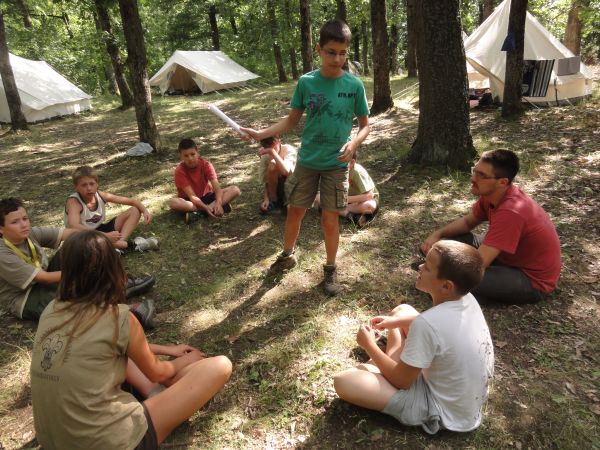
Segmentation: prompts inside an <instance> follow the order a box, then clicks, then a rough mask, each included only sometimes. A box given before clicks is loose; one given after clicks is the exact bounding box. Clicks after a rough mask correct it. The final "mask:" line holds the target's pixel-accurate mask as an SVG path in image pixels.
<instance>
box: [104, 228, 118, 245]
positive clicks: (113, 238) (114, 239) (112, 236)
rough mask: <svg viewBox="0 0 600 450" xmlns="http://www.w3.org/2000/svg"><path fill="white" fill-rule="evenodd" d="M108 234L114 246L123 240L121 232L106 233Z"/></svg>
mask: <svg viewBox="0 0 600 450" xmlns="http://www.w3.org/2000/svg"><path fill="white" fill-rule="evenodd" d="M104 234H106V237H107V238H108V239H109V240H110V242H112V243H113V244H114V243H115V242H117V241H120V240H121V237H122V235H121V233H120V232H119V231H110V232H108V233H104Z"/></svg>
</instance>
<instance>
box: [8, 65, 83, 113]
mask: <svg viewBox="0 0 600 450" xmlns="http://www.w3.org/2000/svg"><path fill="white" fill-rule="evenodd" d="M9 60H10V65H11V67H12V70H13V74H14V76H15V82H16V84H17V90H18V91H19V97H20V98H21V109H22V110H23V114H24V115H25V119H26V120H27V122H30V123H31V122H38V121H40V120H45V119H50V118H52V117H57V116H67V115H70V114H75V113H78V112H81V111H87V110H89V109H91V107H92V106H91V103H90V99H91V98H92V97H90V96H89V95H88V94H86V93H85V92H83V91H82V90H81V89H79V88H78V87H77V86H75V85H74V84H73V83H71V82H70V81H69V80H67V79H66V78H65V77H63V76H62V75H61V74H60V73H58V72H57V71H56V70H54V69H53V68H52V67H51V66H50V65H49V64H48V63H46V62H45V61H32V60H29V59H25V58H21V57H20V56H16V55H13V54H12V53H9ZM0 122H7V123H8V122H10V111H9V109H8V102H7V100H6V94H5V93H4V86H3V85H2V82H1V79H0Z"/></svg>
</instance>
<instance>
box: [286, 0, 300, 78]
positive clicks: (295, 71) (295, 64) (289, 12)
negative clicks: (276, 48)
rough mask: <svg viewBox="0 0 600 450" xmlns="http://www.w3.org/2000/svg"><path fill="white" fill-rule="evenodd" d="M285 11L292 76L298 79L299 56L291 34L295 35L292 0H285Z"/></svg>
mask: <svg viewBox="0 0 600 450" xmlns="http://www.w3.org/2000/svg"><path fill="white" fill-rule="evenodd" d="M284 11H285V31H284V34H285V35H286V36H288V38H287V39H286V40H285V41H286V43H287V45H289V46H290V47H289V49H288V53H289V55H290V68H291V69H292V78H293V79H294V80H297V79H298V78H299V77H300V74H299V72H298V58H297V57H296V47H295V46H294V44H291V45H290V41H291V40H292V39H291V36H294V32H293V30H292V9H291V6H290V0H285V3H284Z"/></svg>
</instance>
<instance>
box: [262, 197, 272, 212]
mask: <svg viewBox="0 0 600 450" xmlns="http://www.w3.org/2000/svg"><path fill="white" fill-rule="evenodd" d="M269 203H270V201H269V199H268V198H267V199H265V200H263V201H262V203H261V204H260V209H261V210H262V211H266V210H268V209H269Z"/></svg>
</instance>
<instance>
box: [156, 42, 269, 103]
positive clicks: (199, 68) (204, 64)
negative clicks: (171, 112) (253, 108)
mask: <svg viewBox="0 0 600 450" xmlns="http://www.w3.org/2000/svg"><path fill="white" fill-rule="evenodd" d="M255 78H259V76H258V75H256V74H255V73H252V72H250V71H249V70H247V69H245V68H243V67H242V66H240V65H239V64H238V63H236V62H235V61H233V60H232V59H230V58H229V57H228V56H227V55H226V54H224V53H223V52H220V51H184V50H176V51H175V52H174V53H173V55H171V57H170V58H169V60H168V61H167V62H166V63H165V65H164V66H162V67H161V68H160V70H159V71H158V72H156V74H155V75H154V76H153V77H152V78H151V79H150V85H151V86H158V87H159V88H160V92H161V94H165V92H169V93H171V92H192V91H197V90H198V89H200V91H201V92H203V93H206V92H212V91H216V90H219V89H228V88H233V87H238V86H243V85H244V84H246V81H248V80H253V79H255Z"/></svg>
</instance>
